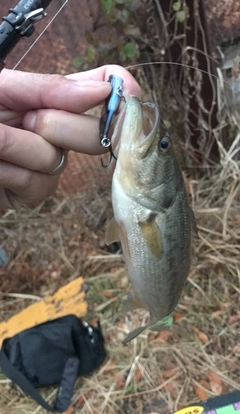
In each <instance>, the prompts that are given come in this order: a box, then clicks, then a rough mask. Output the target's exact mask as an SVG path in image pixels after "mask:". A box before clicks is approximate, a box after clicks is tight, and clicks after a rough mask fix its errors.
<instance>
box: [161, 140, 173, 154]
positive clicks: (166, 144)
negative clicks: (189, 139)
mask: <svg viewBox="0 0 240 414" xmlns="http://www.w3.org/2000/svg"><path fill="white" fill-rule="evenodd" d="M171 146H172V144H171V139H170V137H168V136H165V137H163V138H162V139H161V140H160V142H159V150H160V151H161V152H168V151H169V150H170V148H171Z"/></svg>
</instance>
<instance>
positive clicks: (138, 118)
mask: <svg viewBox="0 0 240 414" xmlns="http://www.w3.org/2000/svg"><path fill="white" fill-rule="evenodd" d="M122 119H123V122H122V128H121V138H120V141H121V147H123V148H125V149H127V150H133V151H134V152H135V154H136V155H138V156H140V157H141V158H144V157H145V156H146V155H147V153H148V151H149V149H150V148H151V145H152V143H153V141H154V139H155V136H156V132H157V129H158V123H159V111H158V107H157V105H155V104H154V103H152V102H145V103H141V102H140V100H139V99H138V98H137V97H136V96H131V97H130V98H129V99H128V101H127V103H126V105H125V108H124V113H123V114H122Z"/></svg>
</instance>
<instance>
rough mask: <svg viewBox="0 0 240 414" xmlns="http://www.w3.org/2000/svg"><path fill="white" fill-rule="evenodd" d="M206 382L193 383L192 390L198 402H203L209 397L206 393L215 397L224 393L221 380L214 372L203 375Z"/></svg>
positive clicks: (202, 380) (224, 389) (224, 388)
mask: <svg viewBox="0 0 240 414" xmlns="http://www.w3.org/2000/svg"><path fill="white" fill-rule="evenodd" d="M205 376H206V380H204V379H201V380H200V381H198V382H197V381H195V383H194V385H193V388H194V391H195V394H196V395H197V397H198V398H199V400H200V401H205V400H207V399H208V398H209V397H210V393H209V392H208V391H212V393H214V394H215V395H221V394H223V393H224V392H226V387H225V385H224V383H223V381H222V379H221V377H220V376H219V375H218V374H217V373H216V372H214V371H211V370H209V371H207V373H206V374H205Z"/></svg>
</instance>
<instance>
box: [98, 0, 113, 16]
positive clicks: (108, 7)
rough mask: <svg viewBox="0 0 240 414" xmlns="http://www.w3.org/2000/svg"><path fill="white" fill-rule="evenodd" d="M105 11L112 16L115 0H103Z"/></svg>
mask: <svg viewBox="0 0 240 414" xmlns="http://www.w3.org/2000/svg"><path fill="white" fill-rule="evenodd" d="M101 5H102V9H103V13H104V14H105V15H106V16H110V14H111V11H112V9H113V7H114V6H115V0H101Z"/></svg>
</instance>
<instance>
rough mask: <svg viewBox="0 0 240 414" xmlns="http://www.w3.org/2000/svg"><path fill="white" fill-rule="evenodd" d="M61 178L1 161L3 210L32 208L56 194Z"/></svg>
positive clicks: (0, 193) (0, 184)
mask: <svg viewBox="0 0 240 414" xmlns="http://www.w3.org/2000/svg"><path fill="white" fill-rule="evenodd" d="M58 179H59V176H56V175H55V176H49V175H47V174H42V173H39V172H34V171H30V170H27V169H25V168H21V167H18V166H16V165H11V164H9V163H7V162H4V161H0V187H2V189H1V191H0V200H1V207H2V208H18V207H19V206H21V205H23V204H26V205H29V206H32V205H34V204H37V203H38V202H39V201H41V200H43V199H44V198H46V197H48V196H50V195H51V194H54V192H55V191H56V189H57V185H58Z"/></svg>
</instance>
